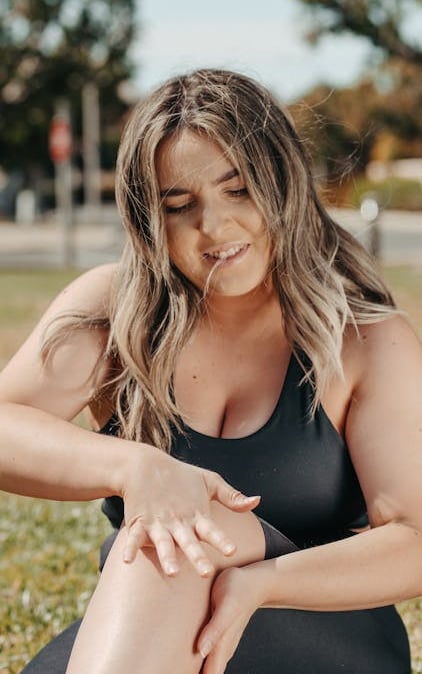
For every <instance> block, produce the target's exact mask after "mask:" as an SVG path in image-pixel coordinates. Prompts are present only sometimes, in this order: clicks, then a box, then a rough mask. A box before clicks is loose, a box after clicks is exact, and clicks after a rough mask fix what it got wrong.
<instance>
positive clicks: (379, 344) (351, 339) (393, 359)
mask: <svg viewBox="0 0 422 674" xmlns="http://www.w3.org/2000/svg"><path fill="white" fill-rule="evenodd" d="M345 352H346V354H347V356H348V359H349V360H350V361H351V363H352V367H353V369H354V371H355V382H356V384H357V387H358V388H359V389H361V390H362V389H366V388H368V387H369V386H371V385H372V383H373V382H372V380H373V379H376V380H377V381H378V382H383V381H386V380H387V379H388V380H389V381H390V382H392V380H393V379H396V378H398V379H403V378H404V377H408V378H409V379H410V380H412V379H413V378H414V377H415V376H417V373H418V372H419V373H420V374H421V375H422V344H421V341H420V339H419V337H418V335H417V334H416V332H415V330H414V329H413V327H412V326H411V324H410V323H409V321H408V320H407V319H406V318H405V317H404V316H402V315H392V316H391V317H390V318H386V319H385V320H382V321H378V322H375V323H370V324H368V325H360V326H359V331H358V333H356V332H355V331H353V334H352V331H351V332H350V334H349V336H348V339H347V342H346V348H345Z"/></svg>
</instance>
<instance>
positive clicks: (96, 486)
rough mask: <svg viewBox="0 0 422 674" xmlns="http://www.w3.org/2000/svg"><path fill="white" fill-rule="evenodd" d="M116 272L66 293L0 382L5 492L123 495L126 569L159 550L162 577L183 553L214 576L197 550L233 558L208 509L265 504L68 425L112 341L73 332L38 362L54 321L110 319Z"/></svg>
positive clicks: (103, 367) (130, 445) (90, 275)
mask: <svg viewBox="0 0 422 674" xmlns="http://www.w3.org/2000/svg"><path fill="white" fill-rule="evenodd" d="M114 273H115V266H114V265H105V266H103V267H98V268H95V269H93V270H90V271H89V272H87V273H85V274H83V275H82V276H81V277H79V278H78V279H77V280H76V281H74V282H73V283H72V284H70V286H68V287H67V288H66V289H65V290H64V291H63V292H62V293H61V294H60V295H59V296H58V297H57V298H56V300H54V302H53V303H52V305H51V306H50V307H49V309H48V310H47V312H46V314H45V315H44V316H43V318H42V319H41V321H40V323H39V324H38V325H37V327H36V328H35V330H34V331H33V333H32V334H31V335H30V336H29V338H28V339H27V340H26V342H25V343H24V344H23V346H22V347H21V348H20V349H19V351H18V352H17V353H16V355H15V356H14V357H13V358H12V359H11V361H10V362H9V363H8V365H7V366H6V367H5V368H4V370H3V371H2V372H1V373H0V489H3V490H5V491H9V492H14V493H17V494H22V495H26V496H36V497H41V498H49V499H55V500H71V501H78V500H91V499H96V498H103V497H105V496H111V495H118V496H121V497H122V498H123V499H124V502H125V523H126V526H127V529H128V543H127V549H126V553H125V558H126V560H127V561H131V560H132V559H133V558H134V557H135V555H136V551H137V549H138V548H139V547H142V546H143V545H145V544H147V543H148V544H153V545H154V546H155V547H156V550H157V554H158V557H159V559H160V562H161V565H162V567H163V569H164V571H165V572H166V573H169V574H173V573H176V572H177V571H178V562H177V555H176V546H177V545H178V546H179V547H180V548H181V549H182V550H183V552H184V553H185V555H186V556H187V557H188V558H189V559H190V561H191V562H192V563H193V564H194V566H195V568H196V569H197V571H198V573H200V574H201V575H208V574H210V573H212V571H213V569H212V566H211V565H210V562H209V560H208V558H207V555H206V553H205V551H204V549H203V547H202V545H201V542H200V541H201V540H202V541H207V542H208V543H210V544H211V545H212V546H213V547H215V548H216V549H218V550H220V551H221V552H223V553H224V554H230V552H231V551H233V549H234V548H233V546H231V545H230V541H228V540H227V537H226V536H225V535H224V533H223V532H222V531H221V530H219V529H218V528H217V527H216V525H215V523H214V522H213V520H212V519H211V517H210V514H209V507H210V501H211V500H212V499H215V500H218V501H220V502H221V503H223V505H226V506H227V507H228V508H230V509H232V510H235V511H239V512H241V511H245V510H250V509H252V508H253V507H255V506H256V505H257V503H258V500H259V499H256V498H255V499H245V497H243V496H242V495H241V494H238V492H237V491H236V490H235V489H233V488H232V487H231V486H230V485H228V484H227V483H226V482H224V480H223V479H222V478H221V477H220V476H218V475H216V474H215V473H211V472H209V471H205V470H202V469H199V468H197V467H195V466H189V465H186V464H184V463H181V462H180V461H177V460H176V459H173V458H172V457H170V456H168V455H167V454H165V453H164V452H162V451H161V450H159V449H157V448H155V447H152V446H150V445H147V444H145V443H135V442H131V441H128V440H123V439H119V438H115V437H111V436H110V437H107V436H104V435H100V434H98V433H93V432H92V431H89V430H85V429H83V428H80V427H78V426H75V425H74V424H72V423H71V420H72V419H73V418H74V417H75V416H76V415H77V414H78V413H79V412H80V411H81V410H82V409H83V408H84V407H86V405H87V404H88V403H89V402H90V400H91V399H92V396H93V393H94V391H95V390H96V388H98V386H99V385H100V384H101V381H104V379H105V377H106V374H107V370H108V365H107V363H106V361H105V360H104V358H103V354H104V348H105V344H106V339H107V335H106V334H104V332H103V331H101V330H100V329H98V328H92V329H87V330H75V331H73V332H71V333H69V336H68V337H67V338H66V339H65V341H64V343H63V344H61V345H59V346H58V347H57V349H56V350H55V351H54V353H53V354H52V357H51V358H50V359H49V362H48V363H47V364H45V363H43V362H42V359H41V356H40V348H41V343H42V338H43V334H44V330H45V328H46V326H47V325H49V323H50V322H51V320H53V319H54V318H55V317H56V316H58V315H60V314H61V313H63V312H72V311H74V312H87V313H91V314H98V313H101V312H102V311H104V308H105V307H106V306H107V303H108V297H109V293H110V288H111V284H112V279H113V275H114Z"/></svg>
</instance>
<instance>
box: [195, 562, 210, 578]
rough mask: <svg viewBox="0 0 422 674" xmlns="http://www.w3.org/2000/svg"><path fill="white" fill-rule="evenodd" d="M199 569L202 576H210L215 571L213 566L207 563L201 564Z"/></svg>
mask: <svg viewBox="0 0 422 674" xmlns="http://www.w3.org/2000/svg"><path fill="white" fill-rule="evenodd" d="M198 569H199V573H200V574H201V576H209V575H210V574H211V573H212V572H213V571H214V568H213V567H212V566H211V564H208V563H207V562H199V564H198Z"/></svg>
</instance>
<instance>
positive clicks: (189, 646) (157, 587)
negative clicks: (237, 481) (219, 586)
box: [66, 503, 265, 674]
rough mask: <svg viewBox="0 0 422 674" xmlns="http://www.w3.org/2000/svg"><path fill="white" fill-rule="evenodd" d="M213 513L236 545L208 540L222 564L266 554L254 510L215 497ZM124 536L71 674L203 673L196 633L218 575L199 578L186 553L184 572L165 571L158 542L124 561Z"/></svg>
mask: <svg viewBox="0 0 422 674" xmlns="http://www.w3.org/2000/svg"><path fill="white" fill-rule="evenodd" d="M212 514H213V517H214V519H215V521H216V522H217V523H218V524H219V525H220V526H221V527H222V528H223V529H224V531H225V532H226V533H227V534H228V535H229V536H230V538H231V539H232V540H233V541H234V542H235V543H236V545H237V551H236V553H235V554H234V555H233V556H231V557H224V556H223V555H220V554H219V553H218V552H216V551H212V550H211V548H210V547H209V546H207V550H208V552H209V554H210V558H211V559H212V561H213V562H214V564H215V566H216V568H217V569H219V570H221V569H223V568H226V567H227V566H242V565H244V564H248V563H251V562H254V561H258V560H260V559H263V558H264V555H265V541H264V534H263V531H262V528H261V525H260V523H259V521H258V520H257V518H256V517H255V516H254V515H253V514H252V513H250V512H248V513H242V514H240V513H234V512H232V511H230V510H228V509H227V508H225V507H224V506H221V505H220V504H218V503H213V504H212ZM124 536H125V532H121V533H120V534H119V536H118V537H117V540H116V542H115V544H114V545H113V548H112V550H111V552H110V554H109V557H108V559H107V562H106V564H105V567H104V569H103V572H102V574H101V578H100V580H99V583H98V585H97V588H96V590H95V593H94V595H93V597H92V599H91V602H90V604H89V606H88V610H87V612H86V615H85V618H84V620H83V623H82V626H81V628H80V631H79V634H78V637H77V639H76V642H75V646H74V648H73V651H72V655H71V658H70V662H69V665H68V668H67V672H66V674H84V673H85V672H90V674H138V673H139V674H141V673H142V674H198V672H199V671H200V669H201V665H202V658H201V656H200V655H199V654H198V653H197V651H196V647H195V639H196V637H197V635H198V633H199V630H200V627H201V625H202V624H203V623H204V621H205V619H206V617H207V614H208V607H209V594H210V588H211V584H212V580H213V579H212V578H201V577H200V576H199V575H198V574H197V573H196V571H195V570H194V569H193V567H192V566H191V564H190V562H188V561H187V560H185V559H182V557H181V555H179V559H180V563H181V570H180V572H179V574H178V575H177V576H175V577H173V578H169V577H166V576H165V575H164V574H163V573H162V571H161V569H160V567H159V565H158V562H157V557H156V554H155V552H154V550H153V549H152V548H151V549H149V548H145V549H143V550H142V551H141V552H140V553H139V554H138V555H137V558H136V560H135V561H134V562H133V563H132V564H124V562H123V561H122V550H123V544H124Z"/></svg>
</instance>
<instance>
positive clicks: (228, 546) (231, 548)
mask: <svg viewBox="0 0 422 674" xmlns="http://www.w3.org/2000/svg"><path fill="white" fill-rule="evenodd" d="M235 550H236V546H235V545H234V544H233V543H225V544H224V545H223V552H224V554H225V555H231V553H232V552H234V551H235Z"/></svg>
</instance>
